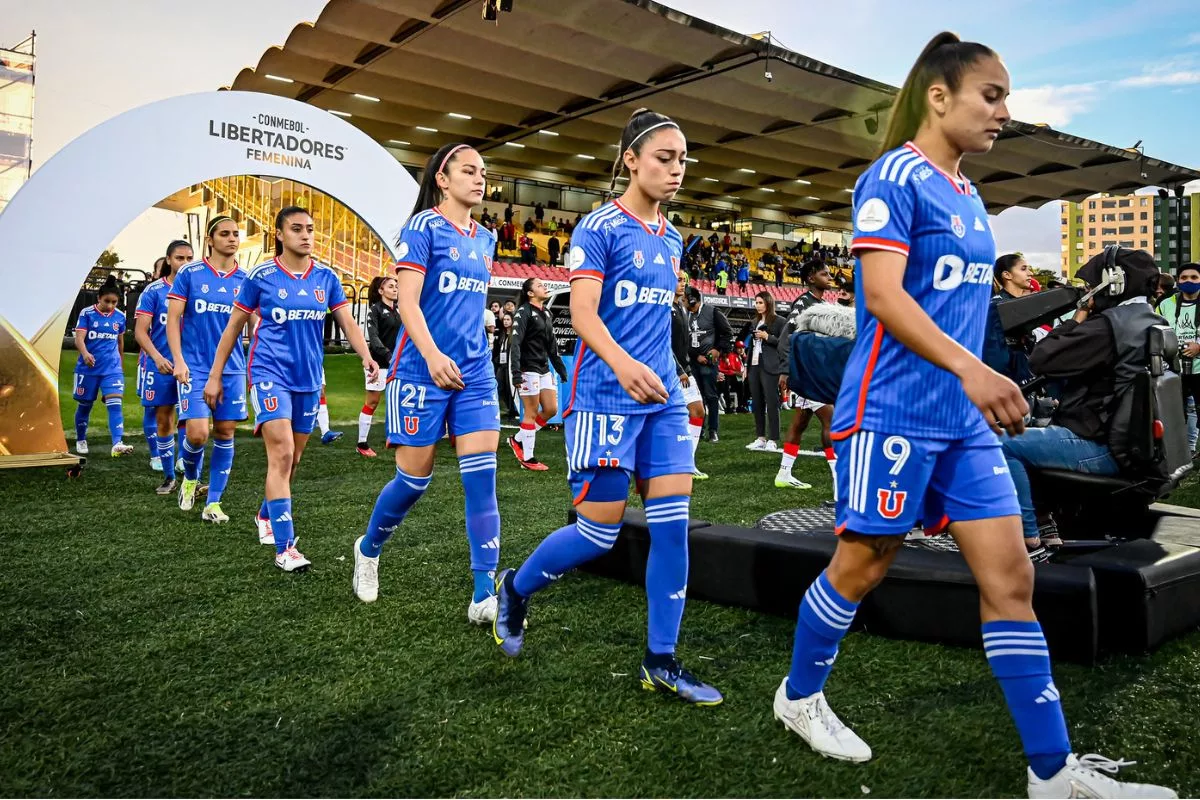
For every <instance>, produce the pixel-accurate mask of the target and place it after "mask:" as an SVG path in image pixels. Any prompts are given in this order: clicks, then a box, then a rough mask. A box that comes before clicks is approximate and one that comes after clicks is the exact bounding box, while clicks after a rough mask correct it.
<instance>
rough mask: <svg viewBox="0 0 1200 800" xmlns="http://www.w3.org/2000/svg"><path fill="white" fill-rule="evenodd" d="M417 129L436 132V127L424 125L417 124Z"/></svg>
mask: <svg viewBox="0 0 1200 800" xmlns="http://www.w3.org/2000/svg"><path fill="white" fill-rule="evenodd" d="M417 130H419V131H425V132H426V133H437V132H438V129H437V128H429V127H426V126H425V125H418V126H417Z"/></svg>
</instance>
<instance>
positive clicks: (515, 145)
mask: <svg viewBox="0 0 1200 800" xmlns="http://www.w3.org/2000/svg"><path fill="white" fill-rule="evenodd" d="M504 146H505V147H524V146H525V145H523V144H521V143H520V142H505V143H504Z"/></svg>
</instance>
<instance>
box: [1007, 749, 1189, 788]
mask: <svg viewBox="0 0 1200 800" xmlns="http://www.w3.org/2000/svg"><path fill="white" fill-rule="evenodd" d="M1136 763H1137V762H1136V761H1124V760H1118V761H1113V760H1112V759H1111V758H1105V757H1104V756H1098V755H1096V754H1095V753H1089V754H1088V755H1085V756H1076V755H1075V754H1074V753H1072V754H1071V755H1069V756H1067V765H1066V766H1065V767H1063V768H1062V769H1060V770H1059V771H1058V772H1057V773H1056V774H1055V775H1054V777H1052V778H1047V779H1046V780H1042V779H1041V778H1039V777H1038V776H1037V775H1035V774H1033V770H1029V796H1030V797H1031V798H1039V799H1040V798H1052V797H1100V798H1104V797H1178V796H1179V795H1177V794H1175V792H1174V791H1173V790H1171V789H1168V788H1167V787H1165V786H1155V785H1154V784H1150V783H1122V782H1121V781H1118V780H1116V779H1114V778H1110V777H1108V775H1102V774H1101V773H1102V772H1107V773H1109V774H1110V775H1116V774H1117V770H1119V769H1121V767H1129V766H1133V765H1134V764H1136Z"/></svg>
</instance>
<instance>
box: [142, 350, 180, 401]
mask: <svg viewBox="0 0 1200 800" xmlns="http://www.w3.org/2000/svg"><path fill="white" fill-rule="evenodd" d="M137 378H138V385H137V389H138V397H140V398H142V405H143V406H144V407H146V408H158V407H159V406H173V405H175V404H176V403H178V402H179V384H178V383H176V381H175V377H174V376H172V375H163V374H162V373H161V372H159V371H158V368H157V367H155V366H154V362H153V361H149V360H147V363H146V364H144V365H143V364H138V375H137Z"/></svg>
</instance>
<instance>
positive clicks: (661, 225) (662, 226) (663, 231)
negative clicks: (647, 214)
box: [613, 200, 667, 236]
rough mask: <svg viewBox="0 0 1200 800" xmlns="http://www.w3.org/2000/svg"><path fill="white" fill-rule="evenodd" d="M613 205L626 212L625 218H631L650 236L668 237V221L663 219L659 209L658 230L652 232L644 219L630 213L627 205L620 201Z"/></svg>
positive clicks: (615, 201)
mask: <svg viewBox="0 0 1200 800" xmlns="http://www.w3.org/2000/svg"><path fill="white" fill-rule="evenodd" d="M613 205H614V206H616V207H617V208H619V209H621V210H622V211H623V212H625V216H627V217H629V218H630V219H631V220H633V221H634V222H636V223H637V224H638V225H641V226H642V228H643V229H644V230H645V231H646V233H648V234H650V235H651V236H666V235H667V224H666V223H667V220H666V218H664V217H663V213H662V209H659V211H658V230H656V231H652V230H650V226H649V225H647V224H646V220H644V219H642V218H641V217H639V216H638V215H637V214H634V213H633V212H632V211H630V210H629V209H628V208H626V207H625V204H624V203H622V202H621V201H620V200H613Z"/></svg>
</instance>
